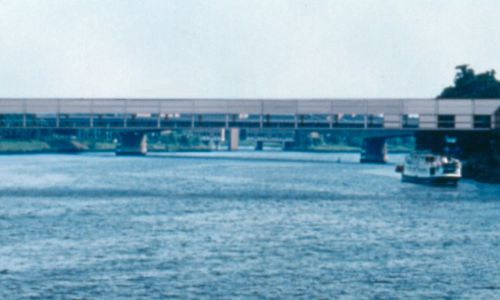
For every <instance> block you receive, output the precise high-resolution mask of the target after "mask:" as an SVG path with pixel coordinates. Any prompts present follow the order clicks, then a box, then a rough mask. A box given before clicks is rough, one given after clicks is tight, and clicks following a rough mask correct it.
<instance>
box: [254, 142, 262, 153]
mask: <svg viewBox="0 0 500 300" xmlns="http://www.w3.org/2000/svg"><path fill="white" fill-rule="evenodd" d="M262 150H264V141H257V143H256V144H255V151H262Z"/></svg>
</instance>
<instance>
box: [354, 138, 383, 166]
mask: <svg viewBox="0 0 500 300" xmlns="http://www.w3.org/2000/svg"><path fill="white" fill-rule="evenodd" d="M360 161H361V163H386V162H387V146H386V144H385V138H365V139H363V148H362V150H361V160H360Z"/></svg>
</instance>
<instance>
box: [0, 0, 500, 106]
mask: <svg viewBox="0 0 500 300" xmlns="http://www.w3.org/2000/svg"><path fill="white" fill-rule="evenodd" d="M464 63H468V64H470V65H472V66H473V67H474V68H475V69H476V70H477V71H485V70H489V69H496V70H498V71H500V1H499V0H447V1H443V0H441V1H439V0H429V1H425V0H407V1H404V0H392V1H391V0H379V1H376V0H357V1H356V0H345V1H341V0H331V1H329V0H317V1H315V0H288V1H287V0H199V1H197V0H176V1H174V0H156V1H154V0H149V1H145V0H137V1H133V0H126V1H125V0H110V1H106V0H96V1H93V0H80V1H77V0H0V96H1V97H22V96H32V97H239V98H245V97H247V98H248V97H268V98H281V97H306V98H307V97H333V98H342V97H362V98H375V97H435V96H436V95H437V94H439V92H440V91H441V90H442V88H443V87H445V86H446V85H450V84H451V82H452V79H453V76H454V67H455V66H456V65H458V64H464Z"/></svg>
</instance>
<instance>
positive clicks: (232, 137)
mask: <svg viewBox="0 0 500 300" xmlns="http://www.w3.org/2000/svg"><path fill="white" fill-rule="evenodd" d="M228 142H229V143H228V150H229V151H236V150H238V147H239V145H240V129H239V128H231V129H229V141H228Z"/></svg>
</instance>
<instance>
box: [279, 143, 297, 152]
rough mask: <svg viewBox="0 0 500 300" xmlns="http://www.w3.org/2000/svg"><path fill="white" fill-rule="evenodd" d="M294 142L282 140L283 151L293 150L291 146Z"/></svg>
mask: <svg viewBox="0 0 500 300" xmlns="http://www.w3.org/2000/svg"><path fill="white" fill-rule="evenodd" d="M294 145H295V144H294V142H290V141H286V142H283V147H282V149H283V151H291V150H293V147H294Z"/></svg>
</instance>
